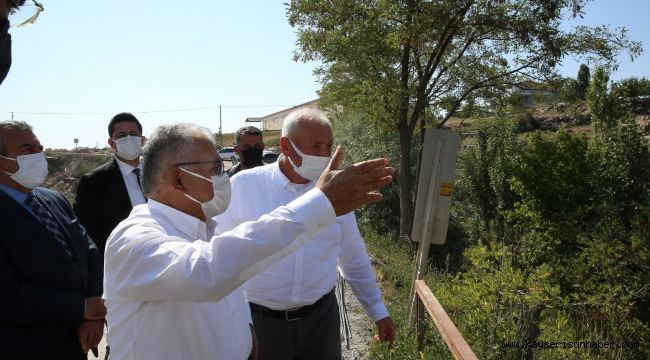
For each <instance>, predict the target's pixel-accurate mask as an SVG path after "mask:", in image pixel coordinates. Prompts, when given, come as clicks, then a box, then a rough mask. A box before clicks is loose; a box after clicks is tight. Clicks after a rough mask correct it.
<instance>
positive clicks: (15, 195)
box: [0, 184, 27, 204]
mask: <svg viewBox="0 0 650 360" xmlns="http://www.w3.org/2000/svg"><path fill="white" fill-rule="evenodd" d="M0 190H2V191H4V192H5V193H6V194H7V195H9V196H10V197H11V198H12V199H14V200H16V202H18V203H19V204H24V203H25V200H26V199H27V194H25V193H24V192H22V191H19V190H16V189H14V188H12V187H9V186H7V185H5V184H0Z"/></svg>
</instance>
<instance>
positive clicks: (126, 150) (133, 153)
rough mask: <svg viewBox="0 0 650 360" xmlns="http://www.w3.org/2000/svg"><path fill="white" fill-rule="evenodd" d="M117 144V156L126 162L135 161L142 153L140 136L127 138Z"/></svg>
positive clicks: (116, 142) (117, 141) (118, 140)
mask: <svg viewBox="0 0 650 360" xmlns="http://www.w3.org/2000/svg"><path fill="white" fill-rule="evenodd" d="M113 141H114V142H115V147H117V155H119V156H120V157H121V158H123V159H126V160H135V159H137V158H138V156H140V154H141V153H142V137H140V136H131V135H129V136H125V137H123V138H119V139H117V140H113Z"/></svg>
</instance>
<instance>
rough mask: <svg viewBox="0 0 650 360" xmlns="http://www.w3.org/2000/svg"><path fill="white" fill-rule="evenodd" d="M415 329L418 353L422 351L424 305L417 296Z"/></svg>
mask: <svg viewBox="0 0 650 360" xmlns="http://www.w3.org/2000/svg"><path fill="white" fill-rule="evenodd" d="M417 328H418V351H422V349H424V304H423V303H422V299H420V297H419V296H418V316H417Z"/></svg>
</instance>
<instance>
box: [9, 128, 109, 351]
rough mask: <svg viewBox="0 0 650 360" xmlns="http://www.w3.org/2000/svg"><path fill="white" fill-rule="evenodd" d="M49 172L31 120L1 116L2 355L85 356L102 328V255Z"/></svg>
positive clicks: (94, 343)
mask: <svg viewBox="0 0 650 360" xmlns="http://www.w3.org/2000/svg"><path fill="white" fill-rule="evenodd" d="M47 174H48V167H47V160H46V159H45V155H44V153H43V146H42V145H41V143H40V141H39V140H38V138H37V137H36V135H35V134H34V132H33V129H32V127H31V126H30V125H29V124H27V123H25V122H22V121H1V122H0V229H2V236H0V304H2V305H1V306H0V358H2V359H37V358H38V359H44V358H50V359H86V354H85V353H87V352H88V350H89V349H90V348H94V347H96V346H97V344H98V343H99V341H100V340H101V338H102V333H103V330H104V315H105V314H106V309H105V308H104V305H103V303H102V300H101V298H100V296H101V294H102V265H103V261H102V256H101V254H100V253H99V251H98V249H97V247H96V246H95V244H94V243H93V241H92V240H91V239H90V237H89V236H88V234H87V233H86V231H85V230H84V228H83V227H82V226H81V225H80V224H79V221H78V220H77V218H76V217H75V216H74V214H73V212H72V207H71V206H70V203H68V201H67V200H66V199H65V198H64V197H63V195H61V194H59V193H58V192H56V191H52V190H49V189H45V188H42V187H40V186H41V184H42V183H43V182H44V181H45V178H46V177H47Z"/></svg>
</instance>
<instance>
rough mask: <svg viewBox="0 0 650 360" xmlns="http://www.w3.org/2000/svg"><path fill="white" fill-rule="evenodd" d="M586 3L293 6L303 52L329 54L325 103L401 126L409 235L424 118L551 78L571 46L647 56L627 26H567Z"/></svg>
mask: <svg viewBox="0 0 650 360" xmlns="http://www.w3.org/2000/svg"><path fill="white" fill-rule="evenodd" d="M586 2H588V0H569V1H565V0H527V1H523V0H517V1H515V0H512V1H493V0H458V1H435V2H434V1H425V0H405V1H390V0H357V1H352V0H348V1H326V0H292V1H291V2H290V3H288V8H287V15H288V18H289V23H290V24H291V25H292V26H294V27H297V32H298V50H297V52H296V54H295V59H296V60H302V61H312V60H314V61H321V62H322V65H321V66H320V67H319V68H318V69H317V70H316V74H317V75H318V76H319V78H320V80H321V82H322V83H323V88H322V90H321V94H320V95H321V98H322V101H323V104H324V105H325V106H327V105H328V104H329V105H333V104H336V106H338V107H341V108H342V109H344V110H353V111H357V112H362V113H365V118H366V119H368V120H370V121H372V122H373V123H374V124H375V125H378V126H379V127H382V128H384V129H388V130H390V131H394V132H396V133H397V136H398V138H399V145H400V160H399V169H400V170H401V172H400V176H399V188H400V210H401V216H400V234H403V235H410V233H411V229H412V226H413V211H414V210H413V209H414V200H413V188H414V186H413V182H414V174H413V173H411V171H410V169H411V168H412V164H413V158H412V156H411V151H412V147H413V145H414V140H413V137H414V133H415V130H416V129H417V128H418V124H420V128H423V127H425V126H435V125H438V126H441V125H442V124H443V123H445V122H446V121H447V120H448V119H449V118H450V117H451V116H452V115H453V114H454V113H455V112H456V111H457V110H458V109H459V108H460V107H461V106H462V105H463V104H464V103H466V102H467V101H469V100H471V99H484V100H486V101H487V99H489V98H490V97H498V96H499V95H503V94H505V93H506V92H507V91H508V90H509V89H510V87H511V84H515V83H518V82H521V81H525V80H537V79H545V78H548V77H551V76H552V75H554V74H555V70H554V69H555V65H556V64H557V63H558V62H559V61H560V60H561V59H562V58H563V57H564V56H566V55H568V54H572V55H576V56H583V55H584V56H595V57H597V58H599V59H601V60H602V61H604V62H605V63H609V64H613V63H614V61H615V55H616V54H617V53H618V52H620V51H621V50H623V49H627V50H628V51H629V53H630V56H631V57H633V58H634V57H636V56H638V55H639V53H640V51H641V45H640V43H638V42H633V41H630V40H628V38H627V35H626V31H625V29H611V28H609V27H607V26H599V27H588V26H578V27H576V28H574V29H571V30H569V31H564V30H563V29H562V28H561V27H560V25H561V23H562V20H564V19H565V17H566V16H573V17H575V16H579V15H581V14H582V9H583V7H584V5H585V3H586ZM427 114H428V116H427ZM426 119H438V121H437V123H435V124H434V121H433V120H429V121H427V120H426Z"/></svg>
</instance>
